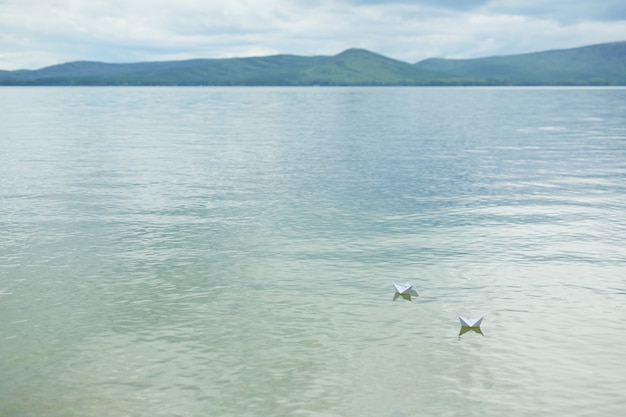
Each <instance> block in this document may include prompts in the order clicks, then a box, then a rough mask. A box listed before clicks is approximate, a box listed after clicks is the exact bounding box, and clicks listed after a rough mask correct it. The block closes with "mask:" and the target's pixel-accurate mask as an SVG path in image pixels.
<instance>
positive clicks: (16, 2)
mask: <svg viewBox="0 0 626 417" xmlns="http://www.w3.org/2000/svg"><path fill="white" fill-rule="evenodd" d="M620 40H626V1H624V0H0V69H6V70H13V69H22V68H26V69H37V68H41V67H44V66H48V65H53V64H57V63H62V62H68V61H75V60H92V61H104V62H137V61H155V60H174V59H176V60H177V59H187V58H225V57H234V56H238V57H244V56H265V55H273V54H279V53H287V54H296V55H334V54H337V53H339V52H341V51H343V50H345V49H347V48H351V47H358V48H365V49H368V50H370V51H373V52H377V53H380V54H383V55H386V56H389V57H391V58H396V59H400V60H403V61H406V62H411V63H412V62H417V61H419V60H422V59H425V58H429V57H435V56H436V57H447V58H476V57H482V56H491V55H504V54H515V53H524V52H535V51H542V50H548V49H560V48H570V47H576V46H583V45H590V44H596V43H603V42H613V41H620Z"/></svg>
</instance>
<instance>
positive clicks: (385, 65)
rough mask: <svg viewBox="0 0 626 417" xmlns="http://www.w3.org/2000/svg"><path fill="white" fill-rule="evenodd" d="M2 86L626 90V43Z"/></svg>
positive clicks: (21, 75) (164, 69)
mask: <svg viewBox="0 0 626 417" xmlns="http://www.w3.org/2000/svg"><path fill="white" fill-rule="evenodd" d="M0 85H172V86H178V85H180V86H183V85H214V86H229V85H241V86H243V85H258V86H261V85H284V86H306V85H336V86H351V85H364V86H385V85H626V42H618V43H609V44H602V45H594V46H587V47H582V48H575V49H568V50H559V51H547V52H538V53H531V54H523V55H510V56H502V57H490V58H479V59H467V60H449V59H435V58H433V59H428V60H425V61H421V62H418V63H416V64H410V63H406V62H402V61H398V60H395V59H391V58H388V57H385V56H382V55H379V54H375V53H373V52H369V51H366V50H363V49H348V50H347V51H344V52H342V53H340V54H338V55H334V56H312V57H304V56H297V55H275V56H267V57H256V58H229V59H194V60H187V61H166V62H142V63H133V64H107V63H101V62H87V61H78V62H70V63H66V64H60V65H54V66H51V67H46V68H43V69H40V70H35V71H29V70H19V71H0Z"/></svg>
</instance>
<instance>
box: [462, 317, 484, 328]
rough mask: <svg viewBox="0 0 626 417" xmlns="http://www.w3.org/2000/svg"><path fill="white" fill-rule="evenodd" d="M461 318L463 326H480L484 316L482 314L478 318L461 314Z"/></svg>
mask: <svg viewBox="0 0 626 417" xmlns="http://www.w3.org/2000/svg"><path fill="white" fill-rule="evenodd" d="M459 320H460V321H461V327H480V323H482V321H483V317H482V316H481V317H479V318H477V319H471V318H465V317H461V316H459Z"/></svg>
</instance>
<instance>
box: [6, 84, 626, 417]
mask: <svg viewBox="0 0 626 417" xmlns="http://www.w3.org/2000/svg"><path fill="white" fill-rule="evenodd" d="M0 227H1V229H0V230H1V234H0V416H2V417H18V416H19V417H22V416H36V417H39V416H46V417H71V416H80V417H91V416H93V417H109V416H110V417H119V416H133V417H134V416H146V417H153V416H168V417H169V416H236V417H244V416H251V417H252V416H253V417H259V416H285V417H292V416H316V417H319V416H337V417H353V416H354V417H361V416H371V417H386V416H388V417H411V416H494V417H496V416H498V417H499V416H510V417H516V416H569V417H571V416H603V417H607V416H621V415H624V413H626V395H625V394H624V393H625V392H626V361H625V360H624V355H623V352H624V344H625V342H626V308H625V306H626V89H490V88H479V89H472V88H450V89H448V88H336V89H335V88H293V89H291V88H189V89H186V88H129V89H126V88H93V89H92V88H2V89H1V90H0ZM407 281H408V282H412V283H415V284H416V285H417V287H418V292H419V297H417V298H414V299H413V301H412V302H408V301H405V300H402V299H399V300H396V301H393V295H394V294H393V293H394V290H393V286H392V284H393V282H407ZM459 315H466V316H470V317H472V316H473V317H476V316H480V315H484V316H485V319H484V321H483V324H482V332H483V335H480V334H478V333H474V332H469V333H466V334H463V335H462V336H459V330H460V326H459V321H458V319H457V316H459Z"/></svg>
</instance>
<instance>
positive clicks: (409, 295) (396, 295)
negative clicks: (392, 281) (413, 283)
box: [393, 292, 418, 301]
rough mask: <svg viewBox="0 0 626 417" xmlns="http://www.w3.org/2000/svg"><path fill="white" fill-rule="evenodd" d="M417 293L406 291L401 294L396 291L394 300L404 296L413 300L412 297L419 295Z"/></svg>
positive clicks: (408, 299)
mask: <svg viewBox="0 0 626 417" xmlns="http://www.w3.org/2000/svg"><path fill="white" fill-rule="evenodd" d="M417 296H418V295H417V293H416V292H414V294H412V293H406V294H400V293H399V292H397V293H395V294H394V296H393V301H396V300H397V299H398V298H403V299H405V300H407V301H411V300H412V298H411V297H417Z"/></svg>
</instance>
